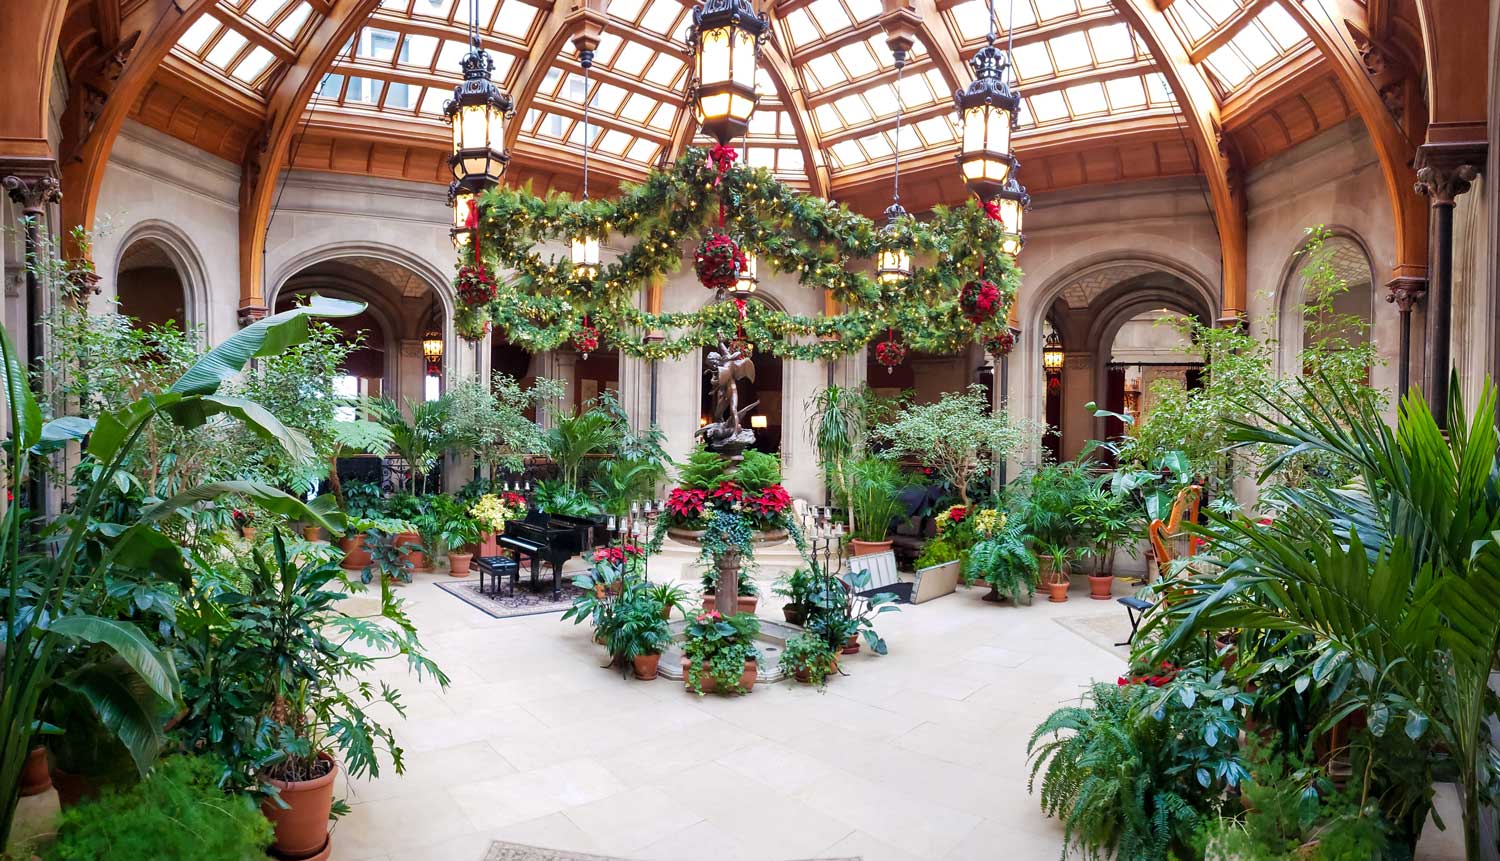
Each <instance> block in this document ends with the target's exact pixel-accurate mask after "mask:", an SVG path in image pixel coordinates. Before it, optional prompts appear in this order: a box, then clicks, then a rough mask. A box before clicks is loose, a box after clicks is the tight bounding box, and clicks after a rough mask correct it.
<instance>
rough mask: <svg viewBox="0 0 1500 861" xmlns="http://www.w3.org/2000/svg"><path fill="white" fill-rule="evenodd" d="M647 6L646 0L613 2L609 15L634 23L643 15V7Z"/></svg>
mask: <svg viewBox="0 0 1500 861" xmlns="http://www.w3.org/2000/svg"><path fill="white" fill-rule="evenodd" d="M644 5H646V4H645V0H611V2H610V4H609V14H610V15H611V16H613V17H616V18H623V19H625V20H626V21H634V20H635V19H636V18H637V17H639V16H640V14H641V7H642V6H644Z"/></svg>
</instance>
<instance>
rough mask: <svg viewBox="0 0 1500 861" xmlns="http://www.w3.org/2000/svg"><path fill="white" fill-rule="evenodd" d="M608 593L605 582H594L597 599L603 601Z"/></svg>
mask: <svg viewBox="0 0 1500 861" xmlns="http://www.w3.org/2000/svg"><path fill="white" fill-rule="evenodd" d="M606 594H607V593H606V592H605V589H604V584H603V583H595V584H594V597H595V598H596V599H598V600H600V601H603V600H604V596H605V595H606Z"/></svg>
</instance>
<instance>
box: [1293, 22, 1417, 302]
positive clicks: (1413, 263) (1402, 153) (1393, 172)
mask: <svg viewBox="0 0 1500 861" xmlns="http://www.w3.org/2000/svg"><path fill="white" fill-rule="evenodd" d="M1284 6H1285V8H1286V10H1287V11H1288V12H1290V13H1291V15H1292V17H1293V18H1295V19H1296V20H1297V23H1299V24H1301V25H1302V29H1304V30H1306V31H1307V35H1308V36H1309V37H1311V38H1312V41H1313V44H1314V45H1316V46H1317V48H1318V50H1319V51H1320V52H1322V54H1323V56H1324V57H1326V58H1327V59H1328V62H1329V63H1330V64H1331V65H1332V67H1333V70H1334V72H1335V73H1336V74H1337V76H1338V81H1339V87H1340V88H1341V89H1342V90H1343V93H1344V97H1345V98H1346V99H1348V100H1349V104H1351V105H1352V106H1353V107H1354V110H1355V112H1356V113H1358V114H1359V116H1360V119H1362V120H1364V124H1365V130H1366V131H1367V132H1368V133H1369V135H1370V142H1371V144H1372V145H1373V146H1374V148H1375V153H1376V155H1377V156H1378V157H1379V159H1380V169H1381V173H1382V175H1383V176H1384V177H1385V186H1386V193H1387V195H1388V196H1389V197H1390V200H1391V209H1392V214H1393V215H1394V218H1393V221H1394V222H1395V228H1396V255H1395V259H1394V260H1393V261H1391V273H1390V281H1389V282H1387V283H1388V284H1389V283H1405V284H1410V283H1412V282H1414V281H1422V280H1425V279H1426V278H1427V227H1428V208H1427V199H1426V198H1424V197H1422V195H1420V194H1418V193H1417V192H1416V189H1415V188H1414V187H1413V185H1414V183H1415V182H1416V179H1417V175H1416V170H1415V169H1414V168H1413V167H1412V161H1413V159H1415V158H1416V148H1415V147H1414V146H1413V145H1412V143H1411V142H1410V141H1408V140H1407V138H1406V135H1405V134H1403V132H1402V130H1401V128H1400V127H1399V126H1398V125H1397V124H1396V121H1395V119H1394V118H1392V116H1391V114H1390V111H1389V110H1387V109H1386V106H1385V102H1384V101H1383V100H1382V99H1381V97H1380V93H1379V92H1378V91H1377V90H1376V88H1375V87H1374V86H1372V85H1371V84H1370V82H1369V80H1368V79H1367V77H1366V71H1365V67H1364V63H1363V62H1361V60H1360V58H1359V57H1358V56H1356V55H1355V54H1354V53H1353V52H1352V51H1350V50H1349V49H1348V48H1347V47H1345V45H1346V44H1348V43H1347V41H1346V38H1347V34H1348V29H1347V28H1348V27H1349V26H1355V27H1358V28H1360V29H1363V25H1364V13H1363V10H1361V9H1360V8H1359V6H1358V4H1357V3H1355V2H1354V0H1326V2H1324V3H1320V4H1318V11H1317V13H1316V14H1314V13H1313V12H1311V11H1309V10H1308V9H1307V8H1306V6H1305V5H1304V4H1302V3H1287V4H1284ZM1429 77H1431V76H1430V75H1429Z"/></svg>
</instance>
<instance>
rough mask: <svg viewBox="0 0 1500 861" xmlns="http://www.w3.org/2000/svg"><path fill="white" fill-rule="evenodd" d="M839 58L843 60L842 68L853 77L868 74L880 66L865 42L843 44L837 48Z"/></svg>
mask: <svg viewBox="0 0 1500 861" xmlns="http://www.w3.org/2000/svg"><path fill="white" fill-rule="evenodd" d="M838 56H839V59H840V60H842V61H843V62H844V68H846V69H848V70H849V74H850V75H853V76H854V77H856V78H857V77H861V76H863V75H868V74H870V73H871V72H873V71H875V70H876V69H878V68H880V64H879V63H877V62H876V61H875V55H874V53H872V52H871V51H870V46H869V45H868V44H867V43H865V42H858V43H856V44H853V45H845V46H844V47H842V48H840V49H839V50H838Z"/></svg>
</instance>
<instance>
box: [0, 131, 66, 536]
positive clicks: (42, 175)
mask: <svg viewBox="0 0 1500 861" xmlns="http://www.w3.org/2000/svg"><path fill="white" fill-rule="evenodd" d="M32 167H33V170H29V171H23V170H21V169H20V168H19V167H18V166H15V165H0V171H3V175H4V178H3V179H0V185H4V186H5V191H6V193H7V194H8V195H9V197H10V199H11V202H12V203H14V204H15V205H16V206H17V207H19V208H20V216H21V217H20V221H21V234H22V237H23V247H22V255H23V256H22V258H21V262H22V266H23V267H25V273H26V274H25V281H26V295H25V308H26V326H25V328H24V330H23V329H22V328H21V327H19V326H11V327H8V328H9V329H10V330H11V331H12V332H20V331H24V332H25V335H26V337H25V341H26V347H25V349H26V365H27V367H28V368H30V369H32V370H33V371H36V372H40V371H41V370H42V357H43V354H44V353H45V344H46V340H47V337H46V329H45V327H44V326H43V325H42V315H43V313H44V311H45V306H46V304H47V302H46V297H45V296H43V295H42V291H43V289H45V287H46V286H47V285H45V284H43V283H42V279H41V278H40V277H39V276H38V274H37V272H36V269H35V268H33V267H30V266H26V261H29V260H33V259H40V258H41V256H42V255H43V253H44V249H43V243H42V230H43V227H44V224H45V221H46V218H47V207H48V206H50V205H52V204H55V203H57V202H58V201H59V200H61V199H62V193H61V191H60V189H59V186H58V183H57V177H56V176H55V175H54V174H55V165H54V163H53V162H52V160H51V159H46V160H45V162H44V167H43V168H42V169H41V170H40V171H37V170H35V166H34V165H33V166H32ZM11 170H17V171H19V172H17V173H11V172H10V171H11ZM17 340H19V339H17ZM37 400H38V401H42V400H44V398H43V395H42V393H38V394H37ZM27 494H28V495H29V496H30V499H29V500H28V505H29V507H30V508H31V509H32V510H33V511H40V512H50V511H52V508H51V506H50V505H49V504H48V499H47V497H48V496H49V494H48V485H47V477H46V474H45V473H44V471H43V470H41V469H36V470H33V471H32V475H31V481H30V483H29V484H28V486H27Z"/></svg>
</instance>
